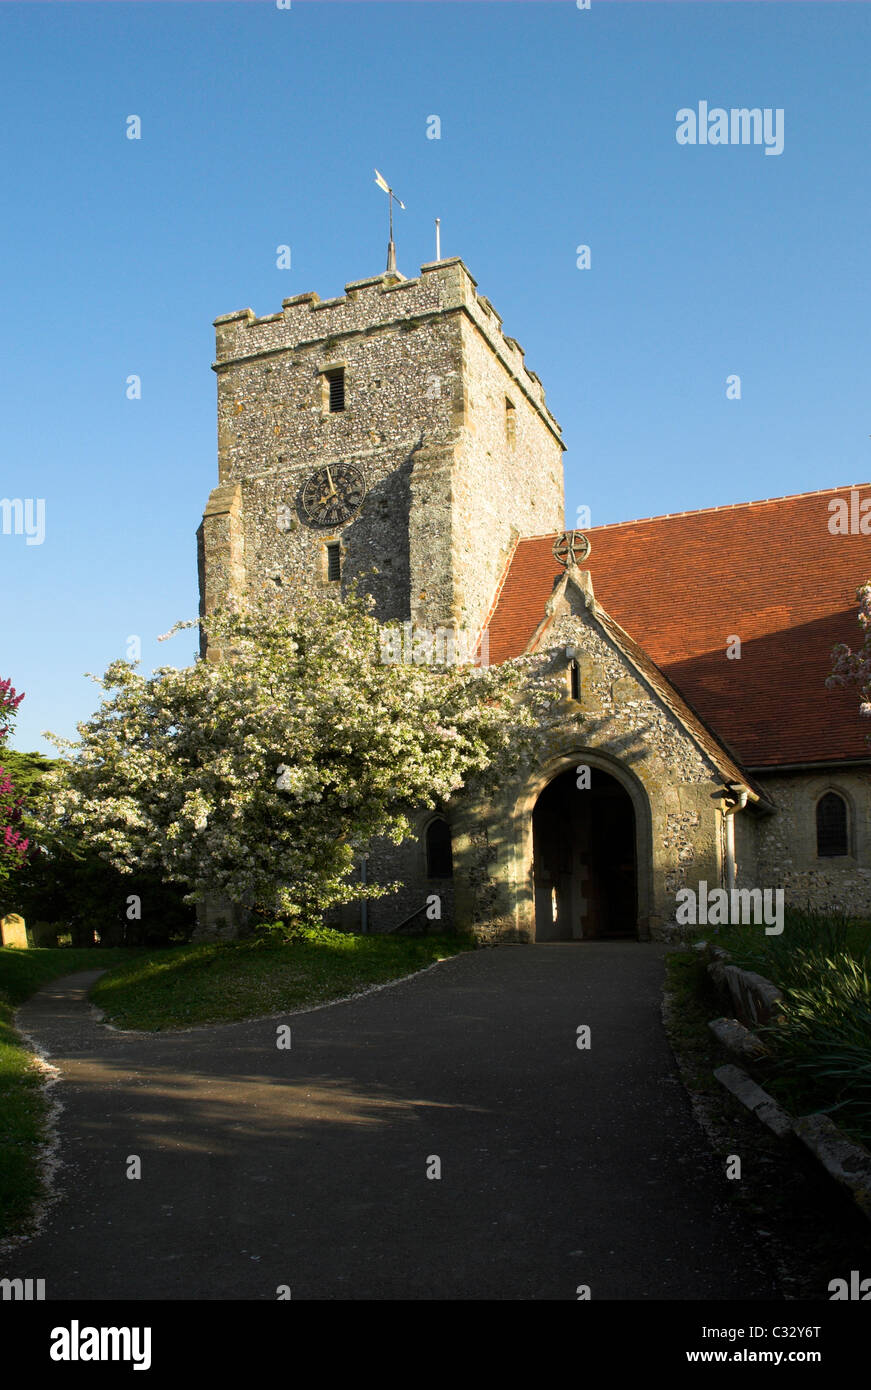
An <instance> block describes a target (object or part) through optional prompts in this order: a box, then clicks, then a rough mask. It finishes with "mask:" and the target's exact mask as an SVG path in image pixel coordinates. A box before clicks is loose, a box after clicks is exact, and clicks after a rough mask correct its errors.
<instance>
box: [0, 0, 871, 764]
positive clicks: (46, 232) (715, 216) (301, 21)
mask: <svg viewBox="0 0 871 1390" xmlns="http://www.w3.org/2000/svg"><path fill="white" fill-rule="evenodd" d="M0 51H2V52H3V73H4V75H3V84H2V89H0V150H2V165H3V169H4V179H3V195H2V197H3V215H2V218H0V265H2V272H3V280H4V287H3V308H4V337H5V343H4V351H3V352H2V367H0V408H2V418H3V425H4V428H3V441H2V476H0V496H5V497H9V498H21V499H26V498H32V499H38V498H44V499H45V508H46V510H45V539H44V541H43V543H42V544H40V545H27V543H26V538H25V536H23V535H14V534H9V535H6V534H3V535H0V578H2V586H3V594H4V598H5V603H4V615H3V622H2V644H0V676H9V677H11V678H12V681H13V684H14V685H15V687H16V688H17V689H18V690H19V691H20V690H24V691H25V692H26V698H25V701H24V703H23V704H22V706H21V708H20V712H19V719H18V726H17V730H16V735H15V738H14V740H13V742H14V745H15V746H16V747H19V748H46V749H47V748H49V747H50V745H48V744H46V743H45V742H44V740H43V739H42V738H41V736H40V735H41V731H42V730H43V729H46V728H49V729H52V730H53V731H54V732H56V733H59V734H62V735H65V736H67V737H70V736H74V730H75V723H76V721H77V720H79V719H82V718H85V717H87V716H88V715H89V714H90V712H91V711H92V710H93V708H94V707H95V705H96V703H97V695H98V692H97V690H96V687H95V686H94V685H92V684H91V683H90V682H89V681H88V680H87V679H86V678H85V677H84V673H85V672H87V671H92V672H101V671H103V670H104V669H105V667H106V665H107V664H108V663H109V661H111V660H113V659H115V658H116V657H118V656H124V655H125V650H126V642H127V638H128V637H129V636H130V635H132V634H136V635H138V636H140V637H141V639H142V652H143V666H144V667H145V668H146V669H148V670H150V669H151V668H152V667H154V666H156V665H160V664H174V665H184V664H187V663H188V662H189V661H190V660H191V659H192V656H193V649H194V646H195V640H194V638H193V637H192V635H191V633H190V632H188V633H185V634H181V635H179V636H177V637H175V638H173V639H172V641H171V642H169V643H165V644H159V643H158V642H157V641H156V640H155V639H156V638H157V636H158V634H160V633H163V632H166V631H167V629H168V628H170V627H171V626H172V624H173V623H174V622H175V621H176V620H177V619H180V618H190V617H194V616H195V615H196V609H197V591H196V549H195V532H196V528H197V526H198V524H199V520H200V516H201V514H202V509H203V506H204V504H205V501H206V498H207V496H208V493H209V490H210V489H211V488H212V487H213V486H214V485H215V483H216V481H217V471H216V442H215V378H214V373H213V372H212V371H211V370H210V363H211V362H212V360H213V355H214V337H213V329H212V327H211V322H212V320H213V319H214V318H215V317H216V316H217V315H219V314H224V313H228V312H231V311H232V310H235V309H240V308H244V307H245V306H248V305H250V306H251V307H252V308H253V309H254V310H255V312H256V313H258V314H265V313H271V312H274V311H276V310H277V309H279V308H280V305H281V300H282V298H284V297H287V296H288V295H293V294H299V293H302V292H303V291H307V290H316V291H317V292H318V293H319V294H320V295H321V296H322V297H323V298H326V297H328V296H331V295H335V294H339V293H341V292H342V289H343V286H344V285H345V283H346V282H347V281H350V280H357V279H362V278H364V277H366V276H367V275H371V274H375V273H377V272H378V271H380V270H381V269H383V266H384V258H385V249H386V206H385V204H386V197H385V195H384V194H383V193H382V192H381V191H380V190H379V189H378V188H377V187H376V186H375V184H374V181H373V173H372V170H373V166H377V167H378V168H379V169H381V170H382V171H383V172H384V173H385V174H386V175H387V177H388V178H389V179H390V181H391V182H392V183H393V184H394V186H395V187H396V189H397V191H398V192H399V194H400V196H401V197H402V198H403V200H404V201H405V203H406V204H407V211H406V212H404V213H403V212H400V213H398V214H397V224H396V240H397V246H398V253H399V265H400V269H402V270H403V271H404V273H405V274H406V275H413V274H415V273H416V272H417V270H418V268H419V266H420V265H421V264H422V263H423V262H425V261H428V260H431V259H433V258H434V232H433V219H434V218H435V217H436V216H439V217H440V218H441V221H442V254H443V255H444V256H450V255H460V256H462V257H463V259H464V260H465V262H466V264H467V265H468V267H469V269H470V270H471V272H472V274H473V275H474V276H475V278H476V279H477V281H478V286H479V289H480V291H481V292H482V293H483V294H486V295H487V296H488V298H489V299H490V300H491V301H492V302H493V304H494V305H495V307H496V309H497V310H498V312H499V313H500V314H501V315H502V318H503V320H504V327H505V331H506V332H507V333H508V334H510V335H511V336H513V337H516V338H517V339H518V340H519V341H520V343H521V344H522V346H523V347H524V349H525V351H526V360H527V363H528V364H529V366H531V367H532V368H533V370H535V371H536V372H537V373H538V375H539V376H540V377H541V378H542V381H543V383H544V386H545V389H546V391H547V394H548V403H549V405H550V406H551V409H552V410H553V412H554V413H555V415H556V417H557V419H558V420H559V421H560V423H561V424H562V426H563V432H564V437H565V440H566V443H567V446H568V452H567V454H566V484H567V489H566V490H567V509H568V519H569V522H571V520H572V518H573V517H574V514H575V509H576V508H577V506H578V505H580V504H586V505H588V506H589V507H590V509H591V512H592V521H593V524H594V525H599V524H603V523H606V522H610V521H618V520H622V519H628V518H631V517H640V516H647V515H655V514H659V513H662V512H669V511H680V510H685V509H690V508H696V507H706V506H714V505H719V504H723V503H730V502H738V501H746V500H749V499H751V498H759V497H771V496H778V495H781V494H784V493H791V492H803V491H808V490H812V489H816V488H823V487H829V486H834V485H837V484H841V483H845V482H852V481H864V480H866V479H868V478H869V477H871V466H869V449H871V440H869V434H871V423H869V419H871V417H869V411H868V399H869V392H868V386H869V362H868V351H867V349H868V336H869V321H871V315H869V264H871V255H869V227H871V215H869V214H871V206H869V159H868V153H867V151H868V144H869V134H871V120H869V108H868V82H867V74H868V71H869V68H871V6H869V5H867V4H859V3H856V4H850V3H802V2H801V0H796V2H795V3H788V2H786V0H784V2H783V3H776V0H775V2H772V0H768V3H753V2H752V0H748V2H747V3H735V0H733V2H732V3H716V2H713V3H656V2H655V0H645V2H644V3H637V2H636V3H625V4H621V3H613V2H612V0H592V5H591V9H590V10H589V11H582V10H578V9H577V7H576V5H575V4H574V3H573V0H560V3H547V2H546V0H535V3H522V2H521V0H508V2H507V3H502V2H501V0H479V3H462V0H412V2H411V3H403V2H402V0H393V2H392V3H368V2H367V0H357V3H350V4H346V3H341V2H340V0H311V2H310V3H305V0H293V4H292V8H291V9H290V10H279V9H278V8H277V7H276V5H275V3H274V0H262V3H258V2H257V0H247V2H245V0H243V3H214V2H211V3H209V2H205V0H203V2H201V3H191V4H187V3H155V4H152V3H148V2H147V0H144V2H143V3H133V4H126V3H115V2H114V0H106V2H105V3H95V4H91V3H87V0H82V3H68V4H64V3H34V4H16V3H3V4H0ZM700 101H707V102H708V104H709V106H711V107H715V106H722V107H725V108H731V107H733V106H735V107H740V106H749V107H754V106H758V107H761V108H766V107H770V108H772V109H776V108H782V109H783V111H784V149H783V153H782V154H780V155H775V156H769V155H766V154H765V150H764V148H763V147H760V146H754V145H730V146H712V145H707V146H702V145H696V146H690V145H683V146H681V145H679V144H678V143H677V141H676V138H675V131H676V113H677V111H678V110H679V109H681V108H684V107H691V108H693V109H695V108H697V107H698V103H699V102H700ZM433 114H435V115H438V116H439V117H440V120H441V138H440V139H438V140H433V139H428V138H427V134H426V132H427V118H428V117H429V116H431V115H433ZM129 115H138V116H139V117H140V118H141V121H142V138H141V140H138V141H133V140H128V139H127V138H126V134H125V132H126V121H127V117H128V116H129ZM282 244H288V245H290V247H291V249H292V268H291V269H290V270H278V269H277V268H276V264H275V262H276V248H277V247H278V246H279V245H282ZM579 244H587V245H589V246H590V248H591V267H590V269H589V270H579V269H578V268H577V264H576V259H577V258H576V247H577V246H578V245H579ZM134 373H135V374H137V375H139V376H140V377H141V381H142V398H141V400H133V401H131V400H128V399H127V397H126V381H127V378H128V376H130V375H131V374H134ZM732 373H737V374H739V375H740V377H741V390H742V396H741V400H740V401H737V400H727V398H726V378H727V377H728V376H729V375H730V374H732ZM796 563H797V564H802V565H806V566H807V567H808V570H809V574H810V575H811V576H812V567H813V556H812V555H797V556H796ZM638 635H639V636H640V637H642V638H643V634H638Z"/></svg>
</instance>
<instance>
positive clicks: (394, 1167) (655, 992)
mask: <svg viewBox="0 0 871 1390" xmlns="http://www.w3.org/2000/svg"><path fill="white" fill-rule="evenodd" d="M664 955H665V949H664V948H663V947H660V946H656V945H650V944H640V943H636V942H586V943H579V944H574V943H567V944H553V945H540V946H534V947H529V946H527V947H523V946H516V947H500V948H498V949H496V950H480V951H476V952H470V953H468V954H464V955H461V956H458V957H455V958H453V959H451V960H449V961H446V962H444V963H442V964H440V965H438V966H436V967H434V968H432V969H430V970H427V971H425V972H423V973H421V974H419V975H416V976H413V977H412V978H410V979H408V980H405V981H402V982H400V983H398V984H395V985H392V986H391V987H389V988H386V989H380V990H377V991H375V992H373V993H370V994H368V995H365V996H363V997H360V998H358V999H354V1000H349V1001H346V1002H343V1003H339V1004H335V1005H329V1006H325V1007H323V1008H319V1009H316V1010H312V1011H309V1012H303V1013H298V1014H288V1015H286V1016H284V1017H283V1018H274V1017H273V1018H268V1019H258V1020H252V1021H248V1022H246V1023H239V1024H229V1025H222V1026H219V1027H210V1028H201V1029H193V1030H188V1031H185V1032H173V1033H156V1034H155V1033H151V1034H143V1033H122V1032H116V1031H113V1030H111V1029H108V1028H106V1027H105V1026H103V1025H102V1024H101V1023H100V1022H99V1021H98V1019H97V1016H96V1012H95V1010H94V1009H93V1008H92V1007H91V1006H90V1005H89V1004H88V1002H87V999H86V991H87V989H88V988H89V987H90V984H91V983H92V982H93V980H94V979H95V978H96V977H97V974H98V973H99V972H89V973H86V974H79V975H71V976H68V977H67V978H66V979H63V980H57V981H54V982H53V983H52V984H51V985H49V986H47V987H46V988H44V989H43V990H41V991H40V992H39V993H38V994H36V995H34V996H33V998H32V999H31V1000H29V1001H28V1002H27V1003H26V1004H25V1005H24V1006H22V1008H21V1009H20V1010H19V1012H18V1015H17V1024H18V1027H19V1028H20V1029H21V1030H22V1031H24V1032H26V1033H27V1034H28V1035H29V1036H30V1037H32V1038H34V1039H35V1040H36V1041H37V1042H38V1043H39V1045H40V1047H41V1048H42V1049H44V1050H45V1051H46V1052H47V1053H48V1054H49V1057H50V1060H51V1062H52V1063H54V1065H56V1066H57V1067H58V1068H59V1069H60V1072H61V1080H60V1081H59V1082H58V1084H57V1085H56V1086H54V1087H53V1088H52V1095H53V1097H54V1098H55V1099H56V1100H58V1101H59V1102H60V1104H61V1106H62V1109H61V1112H60V1116H59V1120H58V1139H59V1157H60V1159H61V1167H60V1169H59V1171H58V1174H57V1178H56V1184H57V1191H58V1195H57V1198H56V1200H55V1201H54V1203H53V1204H52V1205H51V1206H50V1208H49V1210H48V1213H47V1216H46V1218H45V1220H44V1224H43V1227H42V1230H41V1231H40V1233H39V1234H38V1235H37V1236H36V1237H35V1238H34V1239H33V1240H31V1241H29V1242H27V1243H26V1244H23V1245H19V1246H18V1247H17V1249H15V1250H13V1251H12V1252H11V1253H9V1254H7V1255H5V1256H4V1257H3V1258H2V1260H0V1267H2V1273H3V1275H4V1276H6V1277H10V1278H12V1277H18V1278H35V1279H36V1278H42V1279H45V1281H46V1298H47V1299H48V1300H53V1299H75V1300H79V1299H171V1300H174V1299H197V1300H212V1299H250V1300H260V1299H269V1300H275V1299H276V1298H277V1297H278V1292H277V1291H278V1289H279V1287H282V1286H283V1287H285V1288H286V1289H288V1290H289V1291H290V1294H291V1296H292V1298H293V1299H294V1300H298V1299H348V1300H366V1299H385V1300H400V1299H401V1300H405V1299H413V1300H419V1299H462V1300H484V1299H498V1300H512V1299H513V1300H542V1299H546V1300H551V1299H558V1300H561V1299H570V1300H576V1299H577V1298H578V1296H579V1295H578V1289H579V1287H582V1286H588V1287H589V1290H590V1296H591V1297H592V1298H593V1299H639V1300H641V1299H645V1300H651V1301H655V1300H658V1299H727V1298H752V1299H770V1298H775V1299H777V1298H779V1297H780V1294H779V1292H778V1290H777V1287H776V1285H775V1283H774V1279H773V1275H772V1274H771V1273H770V1270H769V1268H768V1263H767V1260H766V1256H765V1247H764V1237H763V1236H761V1235H760V1234H759V1233H758V1232H756V1231H755V1230H754V1229H753V1227H752V1226H751V1225H748V1224H746V1223H745V1221H744V1220H743V1218H741V1217H740V1216H739V1215H738V1214H737V1213H736V1211H735V1208H734V1206H733V1205H732V1204H731V1203H730V1202H729V1198H728V1193H727V1190H726V1188H727V1180H726V1178H725V1175H724V1173H723V1171H722V1165H721V1164H720V1163H719V1162H718V1161H717V1160H715V1158H714V1157H713V1155H712V1153H711V1151H710V1149H709V1147H708V1145H707V1143H706V1140H705V1138H704V1135H703V1133H702V1131H701V1130H700V1129H699V1127H698V1126H697V1124H696V1122H695V1121H694V1119H693V1116H692V1113H691V1110H690V1105H689V1102H688V1099H687V1096H686V1093H685V1091H684V1088H683V1086H682V1085H681V1082H680V1080H679V1077H678V1074H677V1070H676V1067H675V1064H674V1059H673V1057H672V1054H671V1050H670V1048H669V1045H668V1042H667V1039H666V1036H665V1033H664V1030H663V1026H662V1020H661V1013H660V1010H661V989H662V978H663V960H664ZM282 1023H286V1024H287V1025H288V1026H289V1027H290V1029H291V1047H290V1048H289V1049H284V1050H282V1049H279V1048H278V1046H277V1038H278V1031H277V1030H278V1028H279V1026H280V1025H281V1024H282ZM584 1025H586V1026H587V1027H589V1028H590V1030H591V1031H590V1047H589V1048H588V1049H579V1048H578V1046H577V1042H578V1031H577V1030H578V1028H579V1027H581V1026H584ZM134 1156H135V1157H138V1158H139V1159H140V1161H141V1176H140V1177H139V1178H134V1177H128V1172H130V1171H133V1170H134V1169H135V1165H133V1164H131V1163H130V1159H131V1158H132V1157H134ZM435 1160H438V1163H436V1162H435ZM439 1170H440V1176H434V1174H435V1173H436V1172H438V1171H439ZM430 1175H433V1176H430Z"/></svg>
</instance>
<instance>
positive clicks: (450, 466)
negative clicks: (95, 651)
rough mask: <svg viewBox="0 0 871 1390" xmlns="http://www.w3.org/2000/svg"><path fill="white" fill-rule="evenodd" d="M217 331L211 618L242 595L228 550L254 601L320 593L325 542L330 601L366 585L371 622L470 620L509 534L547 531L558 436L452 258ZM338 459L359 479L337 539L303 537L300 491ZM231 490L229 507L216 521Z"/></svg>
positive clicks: (320, 532)
mask: <svg viewBox="0 0 871 1390" xmlns="http://www.w3.org/2000/svg"><path fill="white" fill-rule="evenodd" d="M215 326H216V338H217V361H216V363H215V370H216V372H217V373H218V449H219V470H218V471H219V487H218V488H217V489H216V490H215V492H214V493H213V494H212V498H211V500H210V506H209V508H207V517H206V519H205V521H204V526H203V535H202V555H203V560H202V568H203V575H204V578H203V581H202V583H203V591H204V594H206V595H207V599H206V602H207V604H208V605H209V606H214V604H215V603H217V602H219V601H220V600H221V597H222V595H223V594H225V593H226V592H227V590H228V588H231V587H232V586H233V583H234V582H238V580H239V575H240V573H241V571H240V570H239V567H238V566H237V567H236V570H235V572H234V573H235V581H234V579H233V577H232V576H231V575H230V569H229V566H228V563H227V556H228V552H229V549H230V547H231V546H235V547H236V549H237V550H238V551H240V553H241V552H243V553H244V582H246V583H247V584H248V585H249V587H250V589H251V590H252V591H254V592H256V593H264V592H265V593H269V592H270V591H271V589H272V586H275V585H280V584H286V583H288V582H289V581H290V580H291V579H295V578H296V579H305V580H308V581H310V582H314V583H324V584H326V583H328V580H327V575H326V544H327V542H332V541H335V540H338V541H339V542H340V544H341V546H342V557H343V587H344V586H346V585H347V584H348V583H349V582H350V581H351V580H352V579H354V578H360V577H362V576H368V577H367V578H366V581H365V587H367V588H368V589H369V590H370V592H372V593H373V594H374V595H375V597H376V600H377V605H378V608H377V612H378V616H379V617H380V618H381V619H382V620H389V619H398V620H407V619H409V618H413V619H414V620H415V621H417V622H419V623H422V624H425V625H427V626H432V627H435V626H438V625H439V624H440V623H442V622H445V621H454V622H460V621H463V620H464V613H463V598H462V596H463V595H467V596H468V595H471V600H470V602H471V608H472V609H473V610H474V615H475V616H476V617H478V620H479V621H480V617H483V615H484V610H485V609H486V607H487V606H488V605H489V603H490V600H491V598H492V595H493V591H494V589H495V585H496V582H497V579H498V578H499V575H500V572H501V569H502V567H503V565H504V560H505V557H506V555H507V553H508V546H509V541H510V538H511V536H512V535H516V534H517V533H518V531H523V530H528V529H530V525H531V524H532V522H533V520H534V519H535V518H540V521H539V522H538V527H537V529H548V528H550V527H554V528H556V529H559V527H560V526H561V525H562V478H561V468H560V466H559V459H560V453H561V445H560V443H559V427H558V426H557V424H556V422H555V421H554V420H553V418H552V416H550V414H549V412H548V411H547V408H546V406H545V403H544V392H543V390H542V387H541V383H540V381H539V380H538V378H537V377H536V376H535V375H534V373H532V372H529V371H528V369H527V368H526V366H525V363H524V360H523V352H522V349H521V348H520V347H519V345H518V344H517V343H516V342H515V341H514V340H513V339H510V338H508V337H506V336H505V335H504V334H503V333H502V330H501V323H500V320H499V318H498V315H496V313H495V311H494V310H493V309H492V307H491V306H490V305H489V303H488V301H487V300H485V299H484V298H483V297H482V296H479V295H478V294H477V292H476V289H475V282H474V280H473V279H472V277H471V276H470V275H469V273H468V271H467V270H466V268H465V266H463V265H462V262H460V261H459V260H454V261H444V262H439V263H437V264H434V265H431V266H424V267H423V268H422V271H421V274H420V276H419V277H418V278H417V279H413V280H399V281H393V280H391V279H390V277H387V276H376V277H373V278H372V279H370V280H362V281H357V282H353V283H352V284H349V285H348V286H347V287H346V293H345V295H343V296H340V297H338V298H336V299H332V300H326V301H320V300H319V299H318V297H317V296H316V295H314V294H306V295H298V296H296V297H295V298H292V299H287V300H285V301H284V306H283V309H282V312H281V313H280V314H272V315H268V316H266V317H265V318H261V319H258V318H256V317H255V316H254V315H253V313H252V312H251V311H250V310H244V311H241V312H240V313H236V314H228V315H225V316H223V317H222V318H219V319H217V320H216V321H215ZM338 366H341V367H343V369H344V372H345V396H346V408H345V410H344V411H340V412H335V413H331V412H330V411H329V410H328V409H327V407H326V400H325V390H324V371H325V369H328V368H330V367H338ZM497 378H498V379H499V383H500V384H497V383H496V379H497ZM509 394H510V396H511V399H512V401H513V402H514V404H515V411H514V415H515V418H516V427H515V440H514V443H513V444H512V443H510V442H509V441H508V440H507V439H506V437H505V404H504V402H505V396H506V395H509ZM473 402H474V403H475V405H474V407H473V405H472V403H473ZM491 408H492V409H493V410H495V411H496V412H497V423H495V424H494V423H493V422H489V421H488V420H487V411H488V410H490V409H491ZM485 425H486V429H485ZM500 431H501V433H500ZM485 434H486V440H485V438H484V436H485ZM466 436H468V438H469V442H468V443H467V444H466V445H461V443H460V441H461V440H463V439H465V438H466ZM500 446H501V454H500ZM545 452H546V453H547V456H548V460H549V461H548V464H547V474H546V487H545V486H543V484H542V479H541V477H540V476H539V475H540V473H541V468H542V464H541V460H542V458H543V456H544V454H545ZM502 455H504V456H505V460H507V462H504V461H503V458H502ZM460 460H462V465H461V463H460ZM339 461H342V462H350V463H353V464H355V465H356V466H357V467H358V468H359V469H360V470H361V472H362V473H363V475H364V477H365V480H366V485H367V489H368V491H367V496H366V498H365V500H364V502H363V505H362V507H361V509H360V510H359V512H358V513H357V514H356V515H355V516H354V517H352V518H351V519H350V520H349V521H347V522H346V523H344V524H343V525H340V526H337V527H336V528H335V529H334V530H328V529H325V528H321V527H313V526H311V525H310V524H308V523H307V522H306V521H305V519H304V517H303V515H302V512H301V508H300V500H301V491H302V487H303V484H304V483H305V481H306V479H307V478H308V477H309V476H310V475H311V473H312V472H314V470H315V469H316V468H318V467H321V466H323V465H324V464H330V463H335V462H339ZM524 473H526V474H527V475H528V478H527V481H526V482H525V483H524V486H523V487H522V488H521V486H520V480H521V477H522V475H523V474H524ZM232 484H237V485H238V486H239V487H240V488H241V504H240V507H237V509H236V511H235V512H234V513H233V514H232V515H230V514H229V513H228V510H227V506H226V497H227V495H228V494H227V488H228V486H229V485H232ZM545 495H547V499H548V500H547V503H545V501H544V500H543V499H544V498H545ZM533 498H534V499H535V502H534V503H533V502H532V501H531V499H533ZM280 508H282V509H284V510H283V512H282V513H281V514H280V512H279V509H280ZM209 513H211V516H209ZM533 529H536V528H535V527H533ZM373 571H377V572H378V573H377V577H372V573H373ZM466 607H467V608H468V607H469V601H467V602H466ZM478 615H480V616H478ZM470 625H471V624H470Z"/></svg>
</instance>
